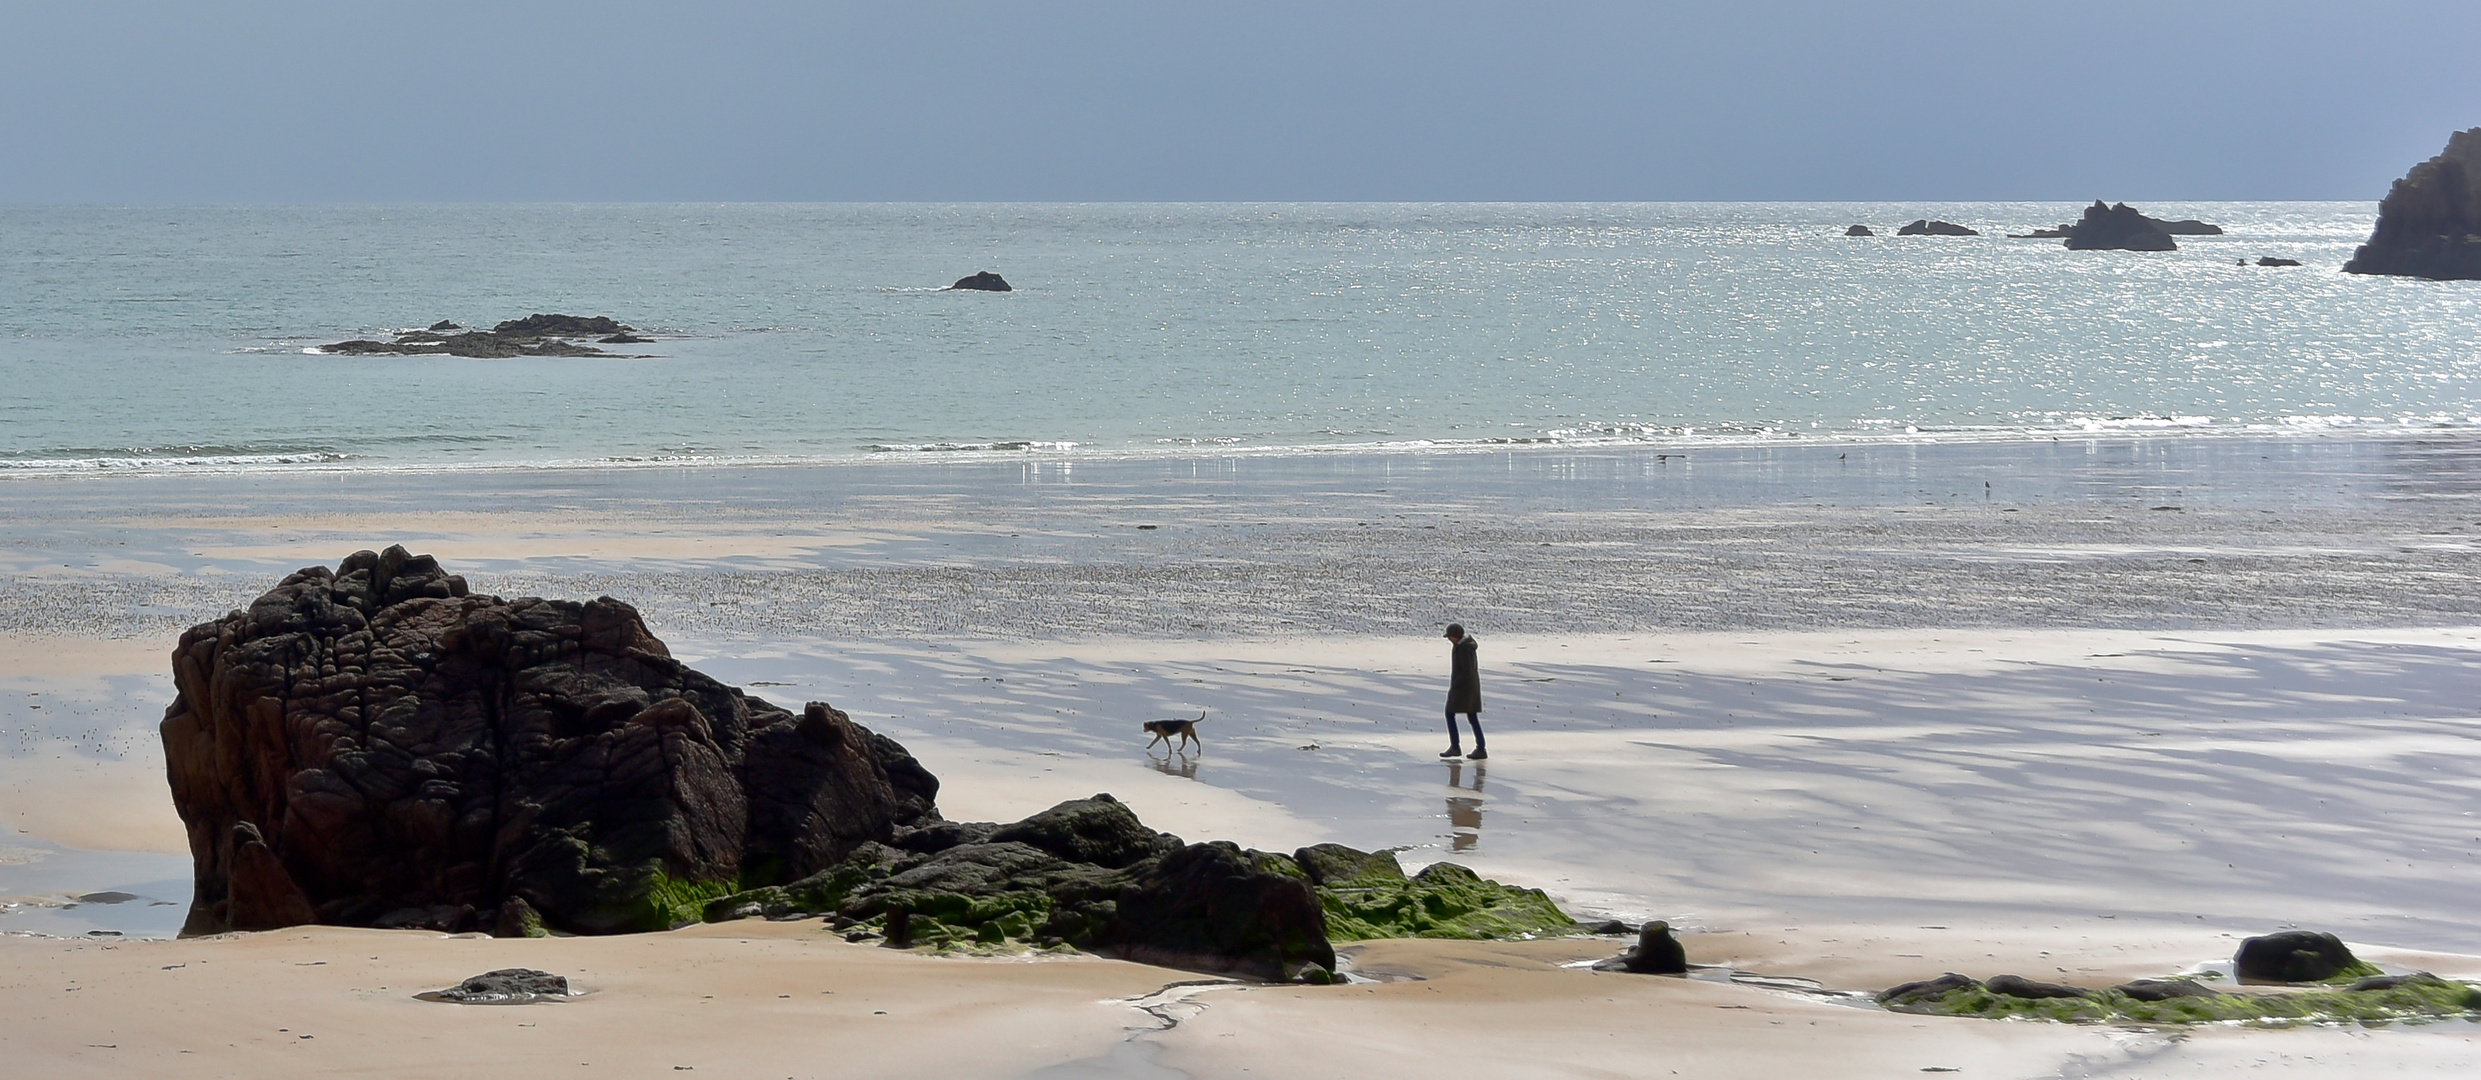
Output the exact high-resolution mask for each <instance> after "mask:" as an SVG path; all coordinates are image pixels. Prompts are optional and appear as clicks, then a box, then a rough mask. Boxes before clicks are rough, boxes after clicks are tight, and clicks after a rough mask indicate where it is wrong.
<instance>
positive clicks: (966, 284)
mask: <svg viewBox="0 0 2481 1080" xmlns="http://www.w3.org/2000/svg"><path fill="white" fill-rule="evenodd" d="M948 288H949V289H951V290H954V289H964V290H967V291H969V292H1014V291H1016V290H1015V289H1014V288H1013V287H1011V286H1010V285H1009V284H1008V279H1007V278H1004V277H1001V276H999V275H997V274H994V273H992V272H990V271H988V270H984V271H981V272H979V273H973V274H967V275H965V276H964V277H961V278H958V279H956V284H954V285H950V286H948Z"/></svg>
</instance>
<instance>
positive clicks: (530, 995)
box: [429, 968, 569, 1005]
mask: <svg viewBox="0 0 2481 1080" xmlns="http://www.w3.org/2000/svg"><path fill="white" fill-rule="evenodd" d="M429 996H431V997H434V998H436V999H438V1000H440V1001H448V1002H454V1003H456V1004H459V1005H517V1004H522V1003H524V1002H528V1001H539V1000H542V999H545V998H565V997H568V996H569V980H568V977H567V976H565V975H554V974H552V973H550V972H548V971H537V970H535V969H533V968H501V969H499V970H498V971H486V972H484V973H482V974H480V975H476V976H474V977H473V978H470V979H467V980H465V981H464V982H461V983H458V984H456V985H455V986H452V987H449V988H448V989H446V990H440V991H436V992H434V993H432V994H431V995H429Z"/></svg>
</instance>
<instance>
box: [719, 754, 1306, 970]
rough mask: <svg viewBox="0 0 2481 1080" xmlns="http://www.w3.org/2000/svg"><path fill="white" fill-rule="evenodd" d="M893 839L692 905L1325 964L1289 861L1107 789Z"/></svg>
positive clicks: (942, 939) (1265, 965)
mask: <svg viewBox="0 0 2481 1080" xmlns="http://www.w3.org/2000/svg"><path fill="white" fill-rule="evenodd" d="M901 839H902V840H907V841H912V842H914V844H915V846H916V847H917V850H906V849H904V848H899V847H891V846H888V845H884V844H875V843H873V844H865V845H862V846H861V847H859V848H857V849H855V850H854V852H853V853H852V854H851V855H849V856H848V857H846V858H845V859H844V861H843V862H841V863H838V864H837V865H835V866H833V867H830V868H828V869H827V870H825V871H823V872H821V873H817V874H814V875H811V876H809V877H807V878H803V879H802V880H799V881H795V882H792V883H789V884H786V885H781V886H774V887H769V888H762V889H754V890H750V891H748V892H743V893H737V894H734V895H730V896H725V897H721V898H719V899H716V900H714V901H712V902H710V903H709V904H707V906H706V909H705V915H706V917H707V918H708V919H711V920H716V921H723V920H729V919H739V918H751V917H764V918H777V919H782V918H794V917H801V916H810V915H825V916H829V917H831V918H833V919H834V920H835V921H836V924H837V925H838V926H839V927H841V928H844V929H846V930H847V931H848V936H851V937H853V938H855V939H863V938H868V937H872V936H876V937H880V938H883V939H884V940H885V941H886V942H887V943H888V944H890V945H896V946H902V947H916V946H924V947H951V946H998V945H1007V944H1014V945H1022V946H1037V947H1040V946H1069V947H1073V948H1078V949H1083V950H1086V951H1089V952H1095V953H1100V954H1103V955H1106V956H1117V957H1121V958H1124V959H1129V960H1136V961H1140V962H1144V963H1151V964H1161V965H1164V966H1167V967H1179V968H1188V969H1192V970H1198V971H1215V972H1232V973H1237V974H1244V975H1250V976H1254V977H1258V978H1265V979H1299V978H1302V977H1304V976H1306V975H1309V971H1310V969H1311V968H1315V969H1317V971H1318V972H1319V973H1328V972H1332V971H1333V970H1334V968H1335V949H1334V947H1333V946H1332V945H1330V944H1328V941H1327V931H1326V922H1325V919H1324V917H1323V914H1322V911H1321V908H1320V905H1319V902H1318V897H1317V895H1316V894H1314V893H1313V892H1311V890H1310V886H1309V882H1308V880H1307V879H1306V878H1304V877H1303V876H1302V875H1301V874H1300V872H1299V870H1298V868H1297V867H1294V866H1292V861H1291V860H1290V859H1289V858H1286V857H1284V856H1280V855H1268V854H1267V853H1265V852H1255V851H1246V850H1243V849H1241V848H1239V847H1237V846H1235V845H1232V844H1229V843H1222V842H1217V843H1209V844H1184V843H1182V842H1181V840H1180V838H1179V837H1177V836H1173V835H1171V834H1169V833H1159V832H1155V831H1153V830H1151V829H1147V828H1145V827H1144V825H1143V824H1141V823H1140V822H1139V821H1138V820H1137V815H1136V814H1135V813H1133V812H1131V811H1130V810H1129V809H1128V807H1127V806H1126V805H1125V804H1123V803H1121V802H1120V801H1119V800H1117V799H1114V798H1112V797H1111V796H1109V795H1096V796H1094V797H1093V798H1090V799H1073V800H1070V801H1068V802H1064V803H1061V804H1059V805H1058V806H1054V807H1052V808H1050V809H1048V810H1045V811H1043V812H1041V813H1039V814H1035V815H1034V816H1032V817H1029V818H1027V819H1025V820H1023V821H1019V822H1016V823H1014V824H1010V825H1001V826H990V825H968V826H962V827H954V828H950V827H945V826H940V825H934V826H930V827H926V828H919V829H914V830H910V831H908V832H907V833H906V834H905V836H904V837H902V838H901ZM940 840H954V841H955V842H954V843H947V844H942V843H939V842H938V841H940ZM1286 871H1288V872H1286ZM1312 979H1313V981H1315V976H1312Z"/></svg>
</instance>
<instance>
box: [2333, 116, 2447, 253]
mask: <svg viewBox="0 0 2481 1080" xmlns="http://www.w3.org/2000/svg"><path fill="white" fill-rule="evenodd" d="M2343 269H2344V270H2345V271H2346V272H2349V273H2354V274H2394V275H2399V276H2404V277H2425V278H2436V279H2439V280H2442V281H2450V280H2451V281H2471V280H2481V128H2471V129H2468V130H2465V131H2458V132H2456V133H2455V134H2454V135H2452V136H2449V137H2448V138H2447V148H2446V152H2445V153H2442V154H2440V155H2438V156H2437V157H2434V158H2431V159H2429V160H2427V161H2424V162H2422V163H2420V164H2418V165H2415V166H2413V167H2412V171H2411V172H2408V173H2405V174H2404V178H2403V179H2401V180H2397V181H2395V186H2394V188H2393V189H2391V190H2389V191H2388V192H2387V193H2386V199H2385V201H2383V202H2380V203H2379V204H2378V226H2377V228H2376V229H2375V230H2373V231H2371V232H2370V234H2369V242H2368V243H2366V244H2362V245H2361V246H2360V250H2359V251H2357V252H2355V253H2353V255H2352V261H2350V262H2348V263H2345V264H2343Z"/></svg>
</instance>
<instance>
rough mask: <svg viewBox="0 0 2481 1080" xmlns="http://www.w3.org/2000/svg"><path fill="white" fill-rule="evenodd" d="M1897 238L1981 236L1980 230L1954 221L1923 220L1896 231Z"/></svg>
mask: <svg viewBox="0 0 2481 1080" xmlns="http://www.w3.org/2000/svg"><path fill="white" fill-rule="evenodd" d="M1895 235H1897V236H1980V235H1981V233H1980V232H1979V231H1978V230H1974V229H1967V228H1965V227H1964V226H1962V225H1958V224H1956V223H1955V222H1952V221H1931V220H1929V219H1928V218H1922V219H1920V220H1917V221H1914V222H1913V223H1912V224H1910V225H1906V226H1904V227H1903V228H1900V229H1897V230H1895Z"/></svg>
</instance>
